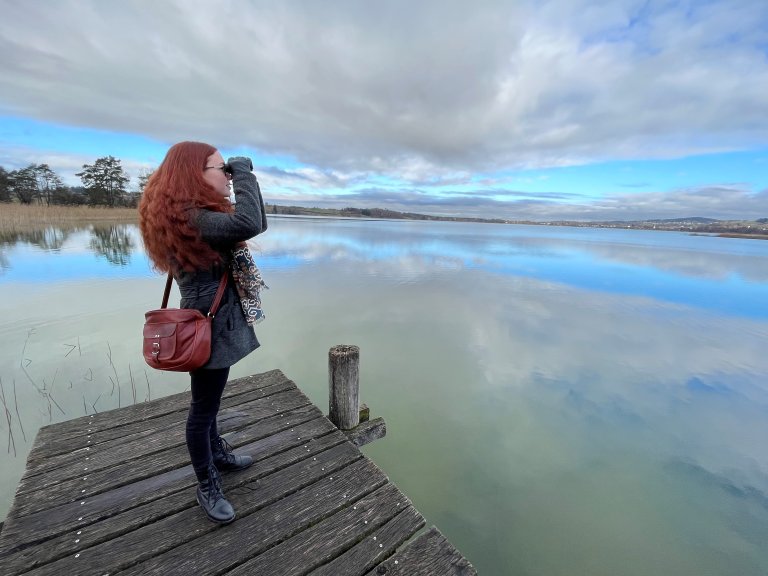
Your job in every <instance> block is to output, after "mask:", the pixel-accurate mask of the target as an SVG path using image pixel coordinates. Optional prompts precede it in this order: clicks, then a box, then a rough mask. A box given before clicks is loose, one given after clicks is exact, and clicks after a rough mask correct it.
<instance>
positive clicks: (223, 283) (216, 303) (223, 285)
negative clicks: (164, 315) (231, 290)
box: [160, 272, 229, 318]
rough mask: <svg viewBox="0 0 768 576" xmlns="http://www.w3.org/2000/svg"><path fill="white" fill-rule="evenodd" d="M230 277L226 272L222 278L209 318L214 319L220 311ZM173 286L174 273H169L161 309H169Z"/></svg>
mask: <svg viewBox="0 0 768 576" xmlns="http://www.w3.org/2000/svg"><path fill="white" fill-rule="evenodd" d="M228 277H229V272H225V273H224V275H223V276H222V277H221V281H220V282H219V289H218V290H216V296H215V297H214V299H213V304H211V309H210V310H209V311H208V316H210V317H211V318H213V317H214V316H215V315H216V312H218V311H219V304H221V299H222V298H223V297H224V289H225V288H226V287H227V279H228ZM172 284H173V273H172V272H168V279H167V280H166V281H165V292H163V304H162V306H160V308H167V307H168V298H169V297H170V295H171V285H172Z"/></svg>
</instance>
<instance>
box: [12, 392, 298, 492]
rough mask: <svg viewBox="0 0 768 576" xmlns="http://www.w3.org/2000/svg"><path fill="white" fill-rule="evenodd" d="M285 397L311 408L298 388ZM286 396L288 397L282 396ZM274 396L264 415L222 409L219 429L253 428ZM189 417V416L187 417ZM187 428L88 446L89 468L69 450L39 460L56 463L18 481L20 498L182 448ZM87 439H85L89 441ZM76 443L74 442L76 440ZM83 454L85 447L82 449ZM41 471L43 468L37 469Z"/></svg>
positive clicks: (175, 424)
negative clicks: (121, 464)
mask: <svg viewBox="0 0 768 576" xmlns="http://www.w3.org/2000/svg"><path fill="white" fill-rule="evenodd" d="M281 392H282V394H279V395H278V394H275V396H279V397H280V398H281V401H282V402H283V403H281V406H286V407H287V404H285V402H286V401H287V399H293V400H296V403H299V401H301V402H306V403H305V404H303V405H305V406H309V405H310V404H309V401H308V400H305V398H306V397H305V396H304V395H303V394H301V393H300V392H298V391H297V390H296V389H295V388H294V389H292V390H290V391H281ZM283 394H285V395H283ZM271 398H272V396H271V395H270V396H266V397H264V398H260V399H258V401H257V402H260V403H262V404H263V406H264V410H263V411H262V413H261V414H259V413H256V412H255V411H254V410H253V409H252V406H253V404H249V406H248V408H246V409H245V410H240V409H238V408H239V407H238V406H235V407H232V408H222V411H221V412H220V418H219V423H220V426H219V429H220V431H221V432H222V433H226V432H227V431H228V430H231V429H233V428H237V427H241V426H248V425H252V424H253V423H254V422H258V421H259V416H263V415H264V414H270V415H271V414H272V410H273V408H272V401H271V400H270V399H271ZM185 418H186V416H185ZM159 420H163V419H154V420H150V421H147V422H145V423H144V425H146V426H152V425H155V424H157V423H158V421H159ZM184 434H185V426H184V421H183V420H178V419H177V420H175V421H170V422H168V423H166V424H165V425H164V426H162V427H157V428H153V427H150V428H148V429H147V430H146V431H144V432H142V433H140V434H135V435H131V436H128V437H126V438H121V439H117V440H115V441H111V442H102V443H91V444H90V445H88V446H87V447H88V448H90V450H88V451H87V456H88V458H89V460H88V465H87V466H86V465H85V460H84V458H85V456H86V454H85V453H82V454H80V455H78V451H77V450H73V449H72V448H73V447H71V448H70V453H68V454H66V455H61V456H54V457H51V458H49V459H46V460H44V461H40V464H39V465H40V467H42V468H45V467H46V466H45V465H46V463H47V462H49V461H51V460H53V461H54V462H55V463H56V465H55V466H53V467H51V469H49V470H47V472H46V473H45V474H39V473H36V474H33V475H26V474H25V475H24V476H23V477H22V479H21V481H20V482H19V486H18V488H17V490H16V493H17V498H18V497H19V495H21V494H25V493H28V492H33V491H35V490H41V489H43V488H46V487H48V486H51V485H54V484H60V483H61V482H63V481H65V480H68V479H72V478H75V477H78V476H80V477H82V476H83V474H82V472H83V471H84V468H86V467H87V468H88V471H89V472H90V473H91V474H93V473H95V472H97V471H99V470H102V469H105V468H108V467H111V466H115V465H117V464H120V463H125V462H128V461H130V460H135V459H137V458H143V457H145V456H146V455H147V454H154V453H156V452H162V451H163V450H167V449H169V448H173V447H174V446H180V445H182V444H184V443H185V442H186V440H185V437H184ZM87 441H88V437H87V436H86V442H87ZM73 442H74V440H73ZM79 449H80V450H81V451H82V447H79ZM37 470H38V471H39V470H40V468H38V469H37Z"/></svg>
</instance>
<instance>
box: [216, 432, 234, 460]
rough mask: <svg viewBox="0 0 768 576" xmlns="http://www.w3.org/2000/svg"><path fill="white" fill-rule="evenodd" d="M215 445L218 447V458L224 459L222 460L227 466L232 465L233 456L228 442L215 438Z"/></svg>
mask: <svg viewBox="0 0 768 576" xmlns="http://www.w3.org/2000/svg"><path fill="white" fill-rule="evenodd" d="M216 445H217V447H218V452H219V456H222V457H224V459H225V460H226V461H227V464H234V463H235V455H234V454H233V453H232V451H233V448H232V446H231V445H230V444H229V442H227V441H226V440H224V438H222V437H221V436H219V437H218V438H216Z"/></svg>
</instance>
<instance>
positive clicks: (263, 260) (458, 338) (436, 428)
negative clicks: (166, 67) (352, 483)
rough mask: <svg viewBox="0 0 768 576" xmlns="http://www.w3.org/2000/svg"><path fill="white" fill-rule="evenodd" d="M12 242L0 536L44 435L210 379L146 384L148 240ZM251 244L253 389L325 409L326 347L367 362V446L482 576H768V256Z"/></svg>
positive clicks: (304, 228) (2, 346)
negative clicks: (260, 377)
mask: <svg viewBox="0 0 768 576" xmlns="http://www.w3.org/2000/svg"><path fill="white" fill-rule="evenodd" d="M0 241H2V245H1V246H2V247H0V303H1V304H0V311H1V312H2V318H3V321H2V324H0V378H1V379H2V390H3V395H4V396H3V397H4V403H5V405H6V407H7V408H8V413H9V414H10V418H11V426H10V429H9V426H8V423H7V419H6V418H0V446H1V447H2V448H1V449H2V461H3V466H2V467H0V490H1V493H0V517H2V516H4V515H5V514H6V513H7V510H8V507H9V506H10V502H11V500H12V496H13V493H14V491H15V487H16V484H17V482H18V480H19V478H20V476H21V474H22V472H23V468H24V463H25V459H26V455H27V453H28V452H29V450H30V448H31V445H32V441H33V438H34V435H35V432H36V430H37V429H38V428H39V427H40V426H43V425H46V424H48V423H50V422H57V421H61V420H65V419H69V418H73V417H77V416H81V415H83V414H85V413H92V412H93V411H94V410H98V411H103V410H107V409H110V408H115V407H117V406H125V405H127V404H130V403H133V402H141V401H143V400H145V399H147V398H156V397H159V396H163V395H167V394H171V393H175V392H180V391H183V390H185V389H186V386H187V377H186V375H179V374H164V373H158V372H153V371H151V370H148V369H145V368H144V363H143V360H142V358H141V354H140V344H141V341H140V334H141V327H142V323H143V312H144V311H145V310H148V309H150V308H154V307H157V306H158V305H159V302H160V298H161V295H162V289H163V280H162V278H160V277H158V276H156V275H155V274H153V273H152V272H151V270H150V268H149V265H148V262H147V259H146V257H145V256H144V254H143V252H142V250H141V242H140V240H139V236H138V231H137V229H136V228H135V227H133V226H117V227H113V228H105V229H102V228H97V229H93V228H85V229H79V230H77V229H75V230H69V231H61V230H50V231H48V232H47V233H45V234H30V235H27V236H26V237H11V238H5V239H0ZM254 249H255V252H256V256H257V260H258V262H259V264H260V266H261V268H262V271H263V274H264V277H265V279H266V281H267V283H268V284H269V285H270V287H271V290H269V291H268V292H266V294H265V297H264V304H265V308H266V311H267V320H266V321H265V322H264V323H262V324H260V325H259V326H258V327H257V333H258V336H259V339H260V340H261V342H262V347H261V348H260V349H259V350H257V351H256V352H255V353H254V354H252V355H250V356H249V357H248V358H246V359H245V360H243V361H242V362H240V363H239V364H237V365H236V366H235V367H234V368H233V370H232V377H239V376H243V375H247V374H250V373H254V372H262V371H265V370H270V369H273V368H280V369H282V370H283V371H284V372H285V373H286V374H287V375H288V377H290V378H291V379H293V380H295V381H296V382H297V383H298V384H299V386H301V387H302V389H303V390H304V391H305V392H306V393H307V394H308V395H309V396H310V397H311V399H312V400H313V401H314V402H315V403H316V404H318V405H319V406H321V407H324V406H325V405H326V403H327V353H328V349H329V348H330V347H331V346H333V345H334V344H341V343H345V344H357V345H359V346H360V347H361V387H362V390H361V395H362V400H363V401H364V402H366V403H367V404H368V405H369V406H371V408H372V412H373V413H374V415H382V416H384V417H385V418H386V421H387V427H388V436H387V438H386V439H385V440H382V441H379V442H376V443H374V444H373V445H371V446H370V447H367V448H366V452H367V453H368V454H369V455H370V456H371V457H372V458H373V459H374V461H375V462H377V463H378V464H379V466H381V468H383V470H384V471H385V472H386V473H387V474H388V475H389V476H390V478H391V479H392V480H393V481H394V482H396V483H397V484H398V485H399V486H400V488H401V489H402V490H403V491H404V492H405V493H406V494H407V495H408V496H409V497H410V498H411V499H412V500H413V501H414V504H415V505H416V507H417V508H418V509H419V510H420V511H421V512H423V513H424V514H425V516H426V517H427V521H428V522H429V523H432V524H435V525H437V526H438V527H439V528H440V529H441V530H442V531H443V532H444V533H445V534H446V535H447V536H448V537H449V538H450V539H451V540H452V541H453V542H454V543H455V544H456V545H457V546H458V547H459V548H460V549H461V551H462V552H463V553H464V554H465V555H466V556H467V557H469V558H470V560H471V561H472V562H473V563H474V565H475V566H476V567H477V569H478V570H479V571H480V573H481V574H484V575H487V576H493V575H497V574H503V575H506V574H510V575H512V574H523V575H548V576H556V575H568V576H575V575H582V574H583V575H591V576H595V575H638V576H640V575H642V576H647V575H649V574H659V575H662V574H663V575H667V574H668V575H676V576H681V575H689V574H690V575H696V576H701V575H728V576H732V575H735V574H738V575H742V576H747V575H765V574H767V573H768V448H766V447H765V442H766V438H768V379H767V378H766V377H767V376H768V242H764V241H755V240H739V239H722V238H714V237H705V236H688V235H684V234H677V233H669V232H643V231H630V230H597V229H587V228H549V227H536V226H501V225H474V224H454V223H424V222H418V223H413V222H389V221H361V220H331V219H287V218H281V219H273V220H271V221H270V229H269V231H268V233H267V234H266V235H264V236H263V237H260V238H258V243H257V244H256V245H254ZM174 299H175V301H176V302H177V301H178V300H177V296H175V297H174ZM17 411H18V412H17ZM6 446H7V447H8V450H7V451H6ZM14 450H15V455H14Z"/></svg>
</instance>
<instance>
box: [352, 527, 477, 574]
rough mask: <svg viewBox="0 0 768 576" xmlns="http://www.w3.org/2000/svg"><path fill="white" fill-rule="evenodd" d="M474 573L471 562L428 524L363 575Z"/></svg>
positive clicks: (475, 572)
mask: <svg viewBox="0 0 768 576" xmlns="http://www.w3.org/2000/svg"><path fill="white" fill-rule="evenodd" d="M381 574H386V575H387V576H436V575H440V576H477V571H476V570H475V569H474V567H473V566H472V564H470V563H469V561H468V560H467V559H466V558H464V557H463V556H462V555H461V554H460V553H459V552H458V550H456V548H455V547H454V546H453V544H451V543H450V542H449V541H448V539H447V538H446V537H445V536H443V535H442V534H441V533H440V531H439V530H438V529H437V528H435V527H434V526H432V528H430V529H429V530H428V531H427V532H425V533H424V534H422V535H421V536H419V537H418V538H417V539H416V540H414V541H413V542H411V543H410V544H408V545H407V546H406V547H405V548H403V549H402V550H401V551H399V552H398V553H397V554H395V555H394V556H392V557H391V558H389V559H388V560H386V561H385V562H382V563H381V564H380V565H379V566H378V567H377V568H376V569H374V570H371V571H370V572H368V574H367V575H366V576H380V575H381Z"/></svg>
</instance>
